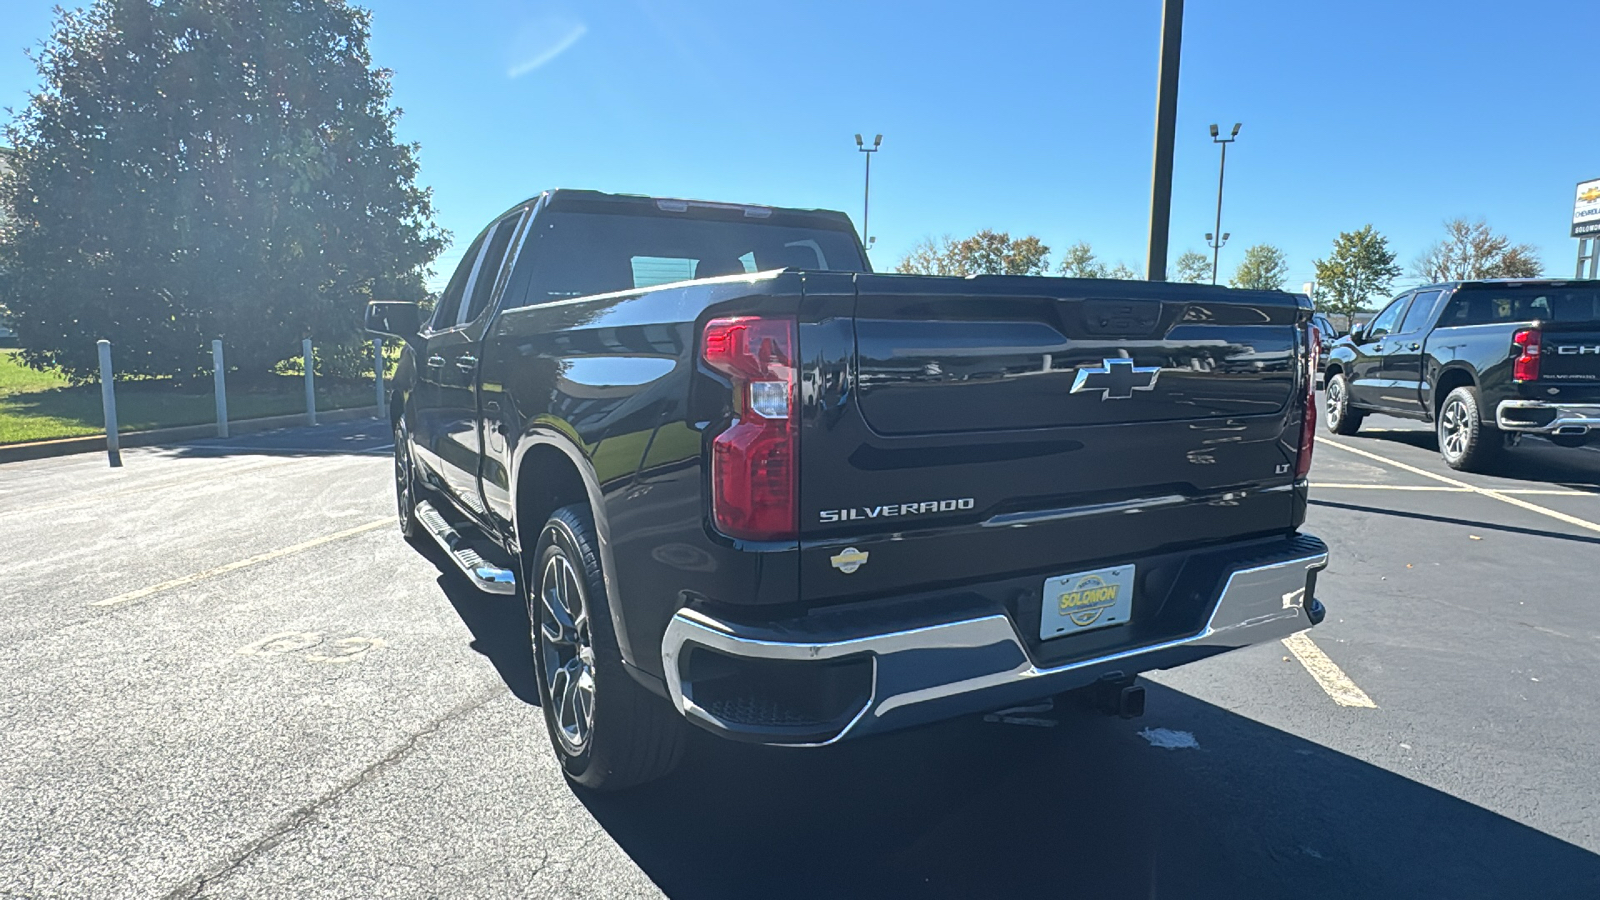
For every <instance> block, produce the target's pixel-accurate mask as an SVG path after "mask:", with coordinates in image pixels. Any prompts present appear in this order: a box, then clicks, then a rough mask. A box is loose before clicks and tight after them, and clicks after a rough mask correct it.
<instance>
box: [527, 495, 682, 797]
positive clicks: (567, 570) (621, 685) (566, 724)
mask: <svg viewBox="0 0 1600 900" xmlns="http://www.w3.org/2000/svg"><path fill="white" fill-rule="evenodd" d="M535 547H536V549H535V550H534V554H533V556H532V560H533V564H532V565H531V566H527V567H525V569H526V576H525V577H524V578H523V582H522V583H523V584H524V585H526V589H525V590H524V598H525V599H526V601H527V603H528V620H529V622H530V623H531V624H532V626H533V648H534V653H533V657H534V668H535V670H536V673H535V674H536V675H537V676H538V679H539V705H540V706H541V707H543V709H544V720H545V725H546V727H547V728H548V729H549V732H550V743H551V744H552V745H553V746H554V747H555V751H556V756H557V757H558V758H559V759H560V760H561V768H562V769H563V770H564V771H565V772H566V774H567V777H568V778H569V779H571V780H572V781H573V782H574V783H576V784H579V785H582V786H583V787H586V788H589V789H591V790H596V791H616V790H621V789H623V788H628V787H633V786H635V785H639V784H643V783H645V782H647V781H652V780H654V779H657V778H660V777H661V776H663V775H666V774H667V773H668V772H671V771H672V770H673V769H674V768H676V767H677V765H678V763H679V762H680V761H681V760H682V758H683V750H684V743H685V739H686V737H687V736H686V734H685V731H686V729H687V727H688V723H687V722H685V721H684V719H683V717H682V716H680V715H678V713H677V712H676V711H675V710H674V709H673V708H672V706H671V704H670V703H668V702H667V700H665V699H664V698H662V697H660V696H658V695H656V694H653V693H651V692H650V691H649V690H647V689H646V688H645V687H644V686H643V685H641V684H639V683H638V682H637V681H634V680H633V676H631V675H629V674H628V673H627V672H626V671H624V669H623V667H622V654H621V651H620V650H619V649H618V647H617V636H616V633H615V631H614V630H613V628H612V625H611V612H610V607H609V602H608V600H607V598H606V592H605V579H604V577H603V575H602V572H601V568H600V555H599V553H598V547H599V542H598V541H597V540H596V539H595V535H594V520H593V518H592V517H591V515H590V513H589V509H588V507H586V506H583V505H574V506H566V507H562V508H561V509H558V510H556V511H555V513H554V514H552V515H551V516H550V519H549V520H548V521H547V522H545V524H544V527H543V528H542V529H540V532H539V538H538V541H537V543H536V545H535ZM563 617H564V619H563ZM585 651H587V652H585ZM556 694H560V695H561V696H555V695H556Z"/></svg>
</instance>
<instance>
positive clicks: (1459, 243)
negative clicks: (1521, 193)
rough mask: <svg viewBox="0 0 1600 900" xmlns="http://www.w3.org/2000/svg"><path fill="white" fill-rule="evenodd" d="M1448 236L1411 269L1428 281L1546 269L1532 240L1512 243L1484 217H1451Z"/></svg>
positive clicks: (1524, 273)
mask: <svg viewBox="0 0 1600 900" xmlns="http://www.w3.org/2000/svg"><path fill="white" fill-rule="evenodd" d="M1444 231H1445V237H1444V240H1442V241H1439V242H1438V243H1436V244H1434V245H1433V246H1431V247H1429V248H1428V249H1427V250H1426V251H1424V252H1423V254H1422V255H1421V256H1419V257H1417V260H1416V262H1414V263H1412V264H1411V271H1412V273H1413V274H1415V275H1416V276H1417V277H1418V278H1421V279H1423V280H1424V281H1428V282H1440V281H1470V280H1473V279H1478V278H1538V277H1539V275H1540V274H1541V273H1543V271H1544V264H1543V263H1541V262H1540V261H1539V252H1538V251H1537V250H1535V249H1534V248H1533V246H1532V245H1530V244H1515V245H1513V244H1512V243H1511V239H1510V238H1508V237H1506V236H1505V235H1503V234H1496V233H1495V232H1494V230H1493V229H1491V228H1490V227H1489V225H1488V223H1487V222H1485V221H1484V220H1482V219H1479V220H1477V221H1476V222H1469V221H1467V220H1466V219H1461V218H1457V219H1450V220H1448V221H1446V222H1445V223H1444Z"/></svg>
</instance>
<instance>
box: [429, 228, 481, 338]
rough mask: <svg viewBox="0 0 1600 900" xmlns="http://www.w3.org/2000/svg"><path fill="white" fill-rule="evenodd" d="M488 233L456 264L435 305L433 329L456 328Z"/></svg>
mask: <svg viewBox="0 0 1600 900" xmlns="http://www.w3.org/2000/svg"><path fill="white" fill-rule="evenodd" d="M485 237H487V235H479V237H478V239H477V240H475V241H473V242H472V246H470V247H468V248H467V252H466V253H463V254H461V262H460V263H459V264H458V265H457V266H456V272H455V274H454V275H451V276H450V283H449V284H447V285H445V289H444V293H443V294H440V295H439V302H438V303H436V304H434V307H433V320H432V321H431V322H430V324H429V325H428V328H429V330H431V331H442V330H444V329H446V328H454V327H455V324H456V317H457V315H458V314H459V313H460V312H461V296H462V294H464V293H465V292H466V289H467V282H468V281H470V280H472V273H473V270H475V269H476V268H477V266H478V257H479V256H482V255H483V241H484V238H485Z"/></svg>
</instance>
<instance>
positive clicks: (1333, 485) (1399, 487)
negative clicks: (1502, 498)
mask: <svg viewBox="0 0 1600 900" xmlns="http://www.w3.org/2000/svg"><path fill="white" fill-rule="evenodd" d="M1311 486H1312V487H1314V488H1319V489H1321V488H1326V489H1329V490H1336V491H1430V492H1434V493H1442V494H1470V493H1473V490H1472V488H1470V487H1450V486H1449V485H1443V484H1345V483H1342V482H1335V481H1313V482H1311ZM1496 493H1500V494H1522V495H1537V496H1541V497H1600V493H1596V492H1594V491H1564V490H1553V489H1548V488H1511V489H1502V490H1499V491H1496Z"/></svg>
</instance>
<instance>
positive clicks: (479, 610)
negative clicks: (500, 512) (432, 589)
mask: <svg viewBox="0 0 1600 900" xmlns="http://www.w3.org/2000/svg"><path fill="white" fill-rule="evenodd" d="M412 546H414V547H415V548H416V549H417V550H418V551H420V552H421V553H422V555H423V556H425V557H427V559H428V561H429V562H431V563H433V565H434V566H435V567H436V568H438V569H439V578H438V580H437V584H438V585H439V589H440V590H441V591H443V592H444V595H445V597H446V598H447V599H448V600H449V601H450V605H451V606H453V607H455V610H456V615H458V616H460V617H461V622H462V624H464V625H466V626H467V630H468V631H470V632H472V643H471V644H470V646H471V647H472V649H473V650H475V651H477V652H478V653H481V654H483V655H484V657H485V658H487V659H488V660H489V662H490V664H491V665H493V666H494V670H495V672H497V673H498V674H499V675H500V680H501V681H504V682H505V685H506V687H508V688H510V689H511V693H512V694H514V695H515V696H516V698H517V699H518V700H521V701H522V702H523V703H526V704H528V705H530V706H538V705H539V685H538V683H537V681H536V680H535V677H534V674H533V644H532V641H531V639H530V637H529V630H528V629H529V625H528V610H527V608H526V607H524V606H523V605H522V601H521V600H520V599H518V598H517V597H497V596H493V595H490V594H485V593H484V592H482V591H480V590H478V589H477V588H474V587H473V586H472V585H470V584H468V583H467V581H466V579H465V578H463V577H462V576H461V574H460V573H459V572H457V571H456V568H455V565H454V564H453V563H451V562H450V560H449V559H447V558H446V557H445V555H444V552H443V551H442V550H440V549H439V547H438V545H436V544H434V543H433V542H432V541H430V540H429V539H427V538H425V537H424V538H419V539H418V540H416V541H414V542H412Z"/></svg>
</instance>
